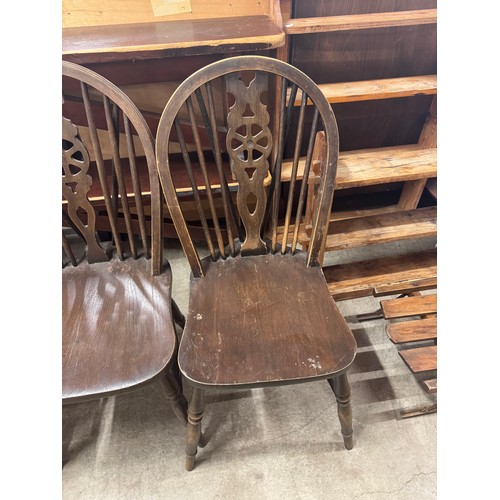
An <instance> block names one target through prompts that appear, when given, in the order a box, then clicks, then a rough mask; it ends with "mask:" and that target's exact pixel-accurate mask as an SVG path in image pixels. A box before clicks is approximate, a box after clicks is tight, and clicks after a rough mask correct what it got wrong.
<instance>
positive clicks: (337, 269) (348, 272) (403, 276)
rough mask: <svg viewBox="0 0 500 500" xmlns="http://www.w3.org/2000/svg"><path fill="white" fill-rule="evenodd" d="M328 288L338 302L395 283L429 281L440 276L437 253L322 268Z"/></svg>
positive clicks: (361, 295) (413, 254) (391, 257)
mask: <svg viewBox="0 0 500 500" xmlns="http://www.w3.org/2000/svg"><path fill="white" fill-rule="evenodd" d="M323 272H324V274H325V278H326V281H327V283H328V289H329V290H330V293H331V294H332V296H333V298H334V299H335V300H345V299H353V298H358V297H367V296H370V295H372V294H373V293H374V289H375V288H376V287H380V286H382V285H384V286H389V285H390V284H394V283H405V282H409V281H411V283H412V284H413V286H412V287H411V288H413V289H415V288H417V287H415V284H417V283H418V282H419V280H422V281H426V280H429V279H432V278H436V276H437V255H436V250H435V249H432V250H427V251H425V252H417V253H410V254H404V255H397V256H390V257H382V258H378V259H370V260H364V261H359V262H350V263H347V264H337V265H333V266H325V267H324V268H323Z"/></svg>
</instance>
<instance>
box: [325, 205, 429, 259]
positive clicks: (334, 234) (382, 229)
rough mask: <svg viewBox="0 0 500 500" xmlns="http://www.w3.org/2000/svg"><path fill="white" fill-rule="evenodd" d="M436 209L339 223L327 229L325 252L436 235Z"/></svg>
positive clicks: (396, 213) (375, 216)
mask: <svg viewBox="0 0 500 500" xmlns="http://www.w3.org/2000/svg"><path fill="white" fill-rule="evenodd" d="M436 212H437V211H436V207H428V208H420V209H417V210H406V211H403V212H388V213H384V214H379V215H370V216H367V217H359V218H355V219H345V220H338V221H335V222H334V223H331V224H330V226H329V228H328V236H327V241H326V250H343V249H346V248H356V247H361V246H367V245H374V244H379V243H388V242H391V241H400V240H410V239H414V238H425V237H429V236H434V235H436V233H437V226H436V218H437V213H436Z"/></svg>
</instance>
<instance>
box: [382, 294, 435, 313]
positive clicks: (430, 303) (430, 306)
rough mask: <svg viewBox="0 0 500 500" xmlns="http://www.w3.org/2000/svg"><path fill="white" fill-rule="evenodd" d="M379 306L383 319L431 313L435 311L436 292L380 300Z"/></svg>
mask: <svg viewBox="0 0 500 500" xmlns="http://www.w3.org/2000/svg"><path fill="white" fill-rule="evenodd" d="M380 307H381V308H382V312H383V313H384V318H385V319H392V318H404V317H406V316H420V315H422V314H432V313H435V312H437V294H431V295H418V296H416V297H403V298H401V299H389V300H381V301H380Z"/></svg>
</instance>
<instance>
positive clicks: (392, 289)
mask: <svg viewBox="0 0 500 500" xmlns="http://www.w3.org/2000/svg"><path fill="white" fill-rule="evenodd" d="M436 287H437V276H432V277H430V278H421V279H415V280H414V279H411V278H410V279H408V280H406V281H398V282H397V283H383V284H381V285H378V286H376V287H375V288H374V291H373V295H374V296H375V297H380V296H382V295H395V294H397V293H407V292H409V291H410V290H411V291H420V290H432V289H433V288H436Z"/></svg>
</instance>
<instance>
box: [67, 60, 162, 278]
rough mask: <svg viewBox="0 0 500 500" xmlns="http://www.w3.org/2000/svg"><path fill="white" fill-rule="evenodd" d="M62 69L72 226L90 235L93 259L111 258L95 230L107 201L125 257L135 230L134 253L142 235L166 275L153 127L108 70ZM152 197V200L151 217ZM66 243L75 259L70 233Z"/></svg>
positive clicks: (154, 264) (154, 261) (156, 271)
mask: <svg viewBox="0 0 500 500" xmlns="http://www.w3.org/2000/svg"><path fill="white" fill-rule="evenodd" d="M62 76H63V92H64V95H63V119H62V136H63V220H64V221H65V222H66V224H65V225H69V226H71V227H72V228H73V229H74V230H75V231H76V232H77V233H78V234H79V235H80V236H81V237H82V238H83V239H84V240H85V243H86V245H87V259H88V261H89V263H92V262H99V261H104V260H106V259H107V258H108V257H107V256H106V255H105V252H104V251H103V249H102V246H101V245H100V243H99V241H98V237H96V233H97V231H98V230H99V226H98V224H97V222H96V221H97V220H98V219H97V216H96V214H95V207H96V206H97V205H98V206H100V207H102V211H103V212H106V217H107V220H109V226H110V227H109V230H110V232H111V233H112V237H113V243H114V245H115V247H116V253H117V254H118V256H119V258H121V259H123V258H124V255H125V254H124V248H123V244H122V239H123V235H125V236H126V237H128V244H129V247H130V253H131V255H132V256H133V257H134V258H137V256H138V250H137V249H136V243H135V240H136V238H137V236H139V237H140V238H141V240H142V244H143V248H144V254H145V256H146V257H149V256H150V255H151V259H152V266H151V270H152V273H153V274H159V273H160V272H161V269H162V265H163V241H162V193H161V189H160V184H159V179H158V174H157V170H156V160H155V151H154V141H153V136H152V134H151V131H150V129H149V126H148V124H147V122H146V121H145V119H144V117H143V115H142V114H141V112H140V111H139V110H138V108H137V107H136V106H135V104H134V103H133V102H132V101H131V100H130V98H129V97H128V96H127V95H126V94H125V93H124V92H123V91H122V90H120V89H119V88H118V87H116V86H115V85H114V84H112V83H111V82H110V81H109V80H107V79H106V78H104V77H102V76H101V75H99V74H97V73H95V72H94V71H92V70H90V69H88V68H85V67H83V66H80V65H78V64H74V63H71V62H67V61H63V63H62ZM64 82H65V83H66V85H64ZM65 86H66V87H68V86H69V90H68V89H67V88H66V89H65ZM68 112H69V114H68ZM65 114H68V116H70V118H67V117H66V116H65ZM75 122H76V123H75ZM82 134H84V135H85V140H84V139H83V135H82ZM139 149H140V151H138V150H139ZM139 157H140V159H139ZM144 159H145V163H146V164H147V176H143V177H142V179H140V174H139V169H138V166H137V163H138V162H139V161H141V160H144ZM143 163H144V161H143ZM92 174H93V175H92ZM141 182H142V185H141ZM146 184H147V186H146ZM97 190H99V193H98V194H99V195H98V196H96V195H95V193H96V192H97ZM148 190H149V192H147V191H148ZM145 192H146V193H145ZM145 196H149V197H150V199H151V214H150V220H149V219H148V223H146V218H147V216H148V214H146V212H147V211H148V208H147V202H146V201H145V200H143V198H144V197H145ZM82 214H83V217H82ZM82 219H83V220H82ZM147 224H150V225H149V226H148V225H147ZM151 239H152V241H151V242H150V240H151ZM63 249H64V250H65V251H66V253H67V254H68V256H69V257H70V260H71V261H72V262H73V264H75V263H76V259H75V258H74V255H72V252H71V249H70V248H69V245H68V242H67V241H65V237H64V235H63ZM68 252H69V253H68Z"/></svg>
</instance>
